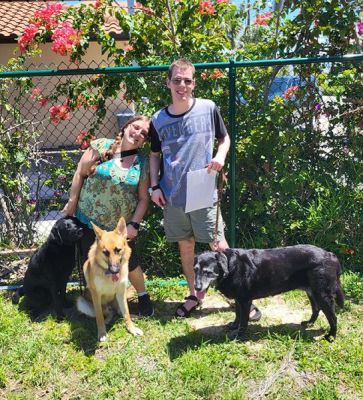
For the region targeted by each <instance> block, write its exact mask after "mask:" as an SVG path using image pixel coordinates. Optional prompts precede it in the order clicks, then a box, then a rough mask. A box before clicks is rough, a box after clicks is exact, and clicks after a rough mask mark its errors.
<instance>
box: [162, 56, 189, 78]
mask: <svg viewBox="0 0 363 400" xmlns="http://www.w3.org/2000/svg"><path fill="white" fill-rule="evenodd" d="M174 68H180V69H182V70H183V69H187V68H191V69H192V72H193V78H194V75H195V68H194V65H193V64H192V63H191V62H190V61H189V60H186V59H185V58H180V59H179V60H175V61H174V62H173V63H172V64H171V65H170V67H169V71H168V78H169V79H171V77H172V76H173V69H174Z"/></svg>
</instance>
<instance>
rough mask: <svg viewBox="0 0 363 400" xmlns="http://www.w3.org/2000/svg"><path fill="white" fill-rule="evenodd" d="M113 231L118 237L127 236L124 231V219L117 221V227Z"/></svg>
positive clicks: (125, 230)
mask: <svg viewBox="0 0 363 400" xmlns="http://www.w3.org/2000/svg"><path fill="white" fill-rule="evenodd" d="M115 231H116V232H117V233H118V234H119V235H124V236H126V235H127V229H126V222H125V218H124V217H121V218H120V219H119V220H118V223H117V226H116V229H115Z"/></svg>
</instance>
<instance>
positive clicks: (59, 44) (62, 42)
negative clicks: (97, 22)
mask: <svg viewBox="0 0 363 400" xmlns="http://www.w3.org/2000/svg"><path fill="white" fill-rule="evenodd" d="M80 41H81V34H80V32H79V31H78V30H77V29H74V28H73V27H72V25H71V23H70V22H68V21H65V22H63V23H62V25H61V27H59V28H57V29H56V30H55V31H54V33H53V35H52V42H53V44H52V50H53V51H54V52H55V53H57V54H60V55H61V56H65V55H67V54H68V53H71V52H72V50H73V46H74V45H77V44H79V43H80Z"/></svg>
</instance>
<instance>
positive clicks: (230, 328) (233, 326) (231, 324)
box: [226, 321, 238, 331]
mask: <svg viewBox="0 0 363 400" xmlns="http://www.w3.org/2000/svg"><path fill="white" fill-rule="evenodd" d="M226 329H227V331H235V330H236V329H238V322H236V321H232V322H229V323H228V324H227V325H226Z"/></svg>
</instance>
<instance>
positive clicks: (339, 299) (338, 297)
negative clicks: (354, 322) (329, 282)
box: [335, 276, 344, 308]
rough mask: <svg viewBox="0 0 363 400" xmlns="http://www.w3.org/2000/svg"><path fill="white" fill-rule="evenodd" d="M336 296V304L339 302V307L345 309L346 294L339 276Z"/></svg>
mask: <svg viewBox="0 0 363 400" xmlns="http://www.w3.org/2000/svg"><path fill="white" fill-rule="evenodd" d="M335 296H336V297H335V298H336V302H337V304H338V306H339V307H340V308H343V306H344V292H343V289H342V286H341V284H340V278H339V276H338V280H337V287H336V289H335Z"/></svg>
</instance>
